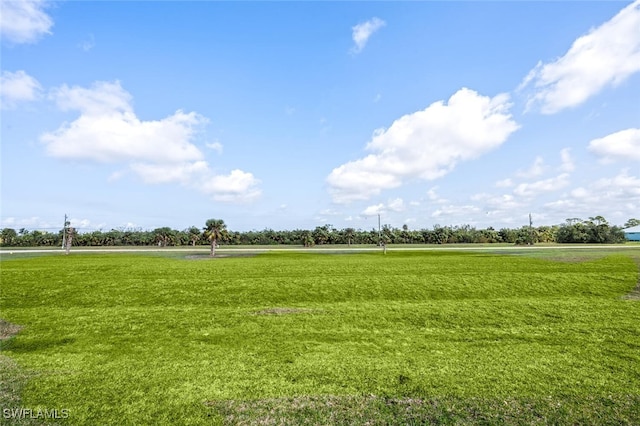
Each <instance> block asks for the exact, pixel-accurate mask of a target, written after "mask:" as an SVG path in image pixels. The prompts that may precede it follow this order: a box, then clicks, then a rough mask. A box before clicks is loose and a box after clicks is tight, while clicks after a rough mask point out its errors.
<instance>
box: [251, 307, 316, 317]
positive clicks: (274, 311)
mask: <svg viewBox="0 0 640 426" xmlns="http://www.w3.org/2000/svg"><path fill="white" fill-rule="evenodd" d="M312 312H318V310H316V309H305V308H267V309H261V310H259V311H255V312H251V315H292V314H309V313H312Z"/></svg>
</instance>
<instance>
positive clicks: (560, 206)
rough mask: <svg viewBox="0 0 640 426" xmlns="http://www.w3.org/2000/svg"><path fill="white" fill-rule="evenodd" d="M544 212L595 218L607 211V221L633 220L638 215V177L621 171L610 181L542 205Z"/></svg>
mask: <svg viewBox="0 0 640 426" xmlns="http://www.w3.org/2000/svg"><path fill="white" fill-rule="evenodd" d="M545 208H547V209H549V210H551V211H555V212H558V213H560V214H562V215H564V217H583V218H584V217H589V216H595V215H596V214H598V213H599V212H601V211H602V209H606V210H607V211H610V212H611V213H608V214H612V215H613V216H614V217H607V219H610V220H616V219H619V220H622V221H624V220H626V219H629V218H631V217H636V216H637V215H638V212H639V211H640V177H637V176H631V175H629V172H628V170H622V171H621V172H620V173H618V175H616V176H614V177H612V178H602V179H598V180H596V181H595V182H592V183H590V184H589V185H586V186H581V187H578V188H574V189H573V190H572V191H570V192H569V193H568V194H565V196H564V197H563V198H561V199H558V200H556V201H553V202H549V203H546V204H545Z"/></svg>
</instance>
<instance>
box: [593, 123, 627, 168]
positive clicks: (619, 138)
mask: <svg viewBox="0 0 640 426" xmlns="http://www.w3.org/2000/svg"><path fill="white" fill-rule="evenodd" d="M589 150H590V151H591V152H593V153H595V154H597V155H599V156H600V157H602V159H603V160H605V161H616V160H620V161H629V160H631V161H640V129H626V130H621V131H619V132H616V133H612V134H610V135H607V136H605V137H603V138H600V139H594V140H592V141H591V142H590V143H589Z"/></svg>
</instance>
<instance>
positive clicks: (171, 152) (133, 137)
mask: <svg viewBox="0 0 640 426" xmlns="http://www.w3.org/2000/svg"><path fill="white" fill-rule="evenodd" d="M51 98H52V99H53V100H55V102H56V104H57V105H58V107H59V108H60V109H62V110H72V111H79V112H80V116H79V117H78V118H77V119H76V120H74V121H72V122H71V123H68V124H64V125H62V126H61V127H60V128H59V129H57V130H56V131H54V132H50V133H45V134H43V135H42V136H41V137H40V140H41V141H42V142H43V143H44V144H45V146H46V151H47V153H48V154H49V155H51V156H53V157H57V158H63V159H73V160H89V161H95V162H100V163H124V164H127V165H128V168H129V170H131V171H132V172H134V173H135V174H136V175H137V176H139V177H140V178H141V179H142V181H143V182H145V183H150V184H166V183H179V184H181V185H184V186H186V187H189V188H194V189H196V190H199V191H201V192H203V193H205V194H208V195H211V196H212V197H213V198H214V199H216V200H220V201H235V200H249V199H253V198H255V197H256V196H257V195H259V193H260V191H259V189H257V185H258V183H259V181H258V180H257V179H256V178H255V177H253V175H252V174H251V173H247V172H243V171H241V170H233V171H232V172H231V173H230V174H228V175H216V174H214V173H213V171H212V170H211V169H210V167H209V164H208V163H207V162H206V161H205V160H204V154H203V153H202V152H201V151H200V149H198V147H197V146H196V145H194V143H193V142H194V138H195V137H196V134H197V129H198V127H199V126H202V125H204V124H206V123H207V122H208V120H207V119H206V118H205V117H203V116H201V115H199V114H197V113H195V112H190V113H184V112H182V111H180V110H179V111H177V112H176V113H175V114H173V115H171V116H169V117H166V118H163V119H161V120H155V121H143V120H140V119H139V118H138V117H137V116H136V114H135V113H134V111H133V107H132V97H131V95H130V94H129V93H128V92H127V91H126V90H124V89H123V88H122V86H121V85H120V83H119V82H117V81H116V82H97V83H94V84H93V85H92V86H91V87H90V88H83V87H68V86H66V85H64V86H62V87H60V88H58V89H55V90H53V91H52V92H51ZM208 146H209V147H210V148H212V149H216V150H221V149H222V145H221V144H219V143H213V144H209V145H208ZM122 173H123V172H122V171H119V172H115V173H114V174H112V175H111V177H110V178H109V180H115V179H118V178H119V177H120V176H122Z"/></svg>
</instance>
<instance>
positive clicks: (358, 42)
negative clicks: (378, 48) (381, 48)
mask: <svg viewBox="0 0 640 426" xmlns="http://www.w3.org/2000/svg"><path fill="white" fill-rule="evenodd" d="M385 25H387V23H386V22H384V21H383V20H382V19H380V18H371V19H369V20H368V21H365V22H362V23H360V24H358V25H356V26H354V27H352V28H351V30H352V33H351V37H352V38H353V43H354V46H353V47H352V48H351V51H352V52H353V53H359V52H361V51H362V49H364V47H365V46H366V45H367V42H368V41H369V37H371V36H372V35H373V33H375V32H376V31H378V30H379V29H380V28H382V27H384V26H385Z"/></svg>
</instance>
